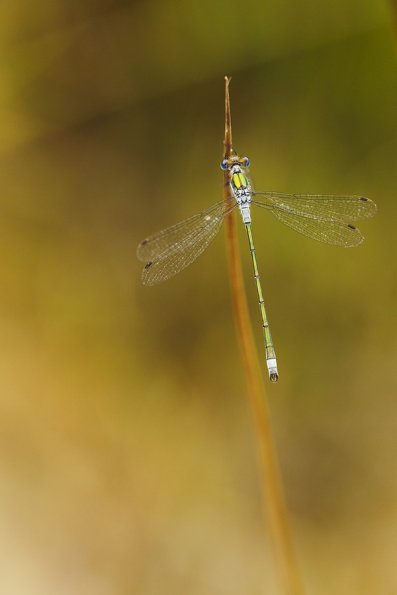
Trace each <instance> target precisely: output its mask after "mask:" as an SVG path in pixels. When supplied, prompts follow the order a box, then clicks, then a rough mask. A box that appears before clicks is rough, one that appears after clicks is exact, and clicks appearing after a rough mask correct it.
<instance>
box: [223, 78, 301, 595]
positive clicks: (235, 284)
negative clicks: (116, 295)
mask: <svg viewBox="0 0 397 595" xmlns="http://www.w3.org/2000/svg"><path fill="white" fill-rule="evenodd" d="M230 80H231V79H230V78H229V77H225V140H224V145H225V150H224V158H225V159H227V158H228V157H229V156H230V155H231V154H232V153H233V145H232V124H231V113H230V97H229V84H230ZM229 176H230V173H229V171H225V172H224V199H225V201H226V203H227V204H228V205H230V204H232V201H233V200H234V197H233V196H232V193H231V189H230V184H229ZM226 246H227V256H228V264H229V274H230V281H231V290H232V298H233V307H234V316H235V321H236V327H237V334H238V338H239V342H240V347H241V354H242V359H243V364H244V370H245V376H246V382H247V394H248V397H249V401H250V406H251V410H252V414H253V418H254V422H255V428H256V435H257V439H258V445H259V450H260V457H261V464H262V465H261V467H262V484H263V494H264V508H265V510H266V513H267V517H268V520H269V528H270V533H271V541H272V544H273V550H274V558H275V561H276V566H277V569H278V573H279V576H280V580H281V584H282V588H283V592H284V593H285V594H286V595H303V587H302V583H301V580H300V576H299V572H298V566H297V562H296V559H295V554H294V549H293V545H292V537H291V531H290V528H289V522H288V513H287V507H286V504H285V500H284V495H283V490H282V484H281V477H280V471H279V466H278V461H277V455H276V450H275V445H274V440H273V436H272V431H271V422H270V415H269V410H268V404H267V395H266V391H265V386H264V383H263V376H262V371H261V367H260V364H259V359H258V354H257V350H256V345H255V341H254V336H253V332H252V325H251V320H250V316H249V310H248V305H247V298H246V293H245V287H244V280H243V273H242V268H241V259H240V252H239V247H238V242H237V235H236V221H235V217H234V214H233V213H231V214H230V215H228V216H227V217H226Z"/></svg>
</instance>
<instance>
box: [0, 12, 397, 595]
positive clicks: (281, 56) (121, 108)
mask: <svg viewBox="0 0 397 595" xmlns="http://www.w3.org/2000/svg"><path fill="white" fill-rule="evenodd" d="M0 44H1V58H0V60H1V68H0V77H1V84H0V129H1V134H0V163H1V175H0V185H1V187H0V227H1V229H0V242H1V252H0V253H1V267H0V271H1V273H0V283H1V286H0V304H1V309H0V315H1V334H0V349H1V358H0V367H1V376H0V407H1V409H0V440H1V449H0V453H1V458H0V527H1V529H0V548H1V560H2V562H1V575H0V591H1V592H2V593H7V594H12V595H28V594H29V595H36V594H37V595H47V594H51V595H52V594H54V593H57V594H58V595H59V594H61V595H62V594H65V595H66V594H70V593H73V594H74V595H88V594H90V595H91V594H93V595H113V594H114V595H119V594H126V595H127V594H134V595H135V594H137V595H157V594H161V595H168V594H169V595H175V594H179V593H181V594H182V593H183V594H184V593H188V594H189V595H204V594H215V593H216V594H217V595H241V594H250V595H251V594H264V593H267V594H273V593H277V592H278V591H277V581H276V577H275V572H274V568H273V560H272V557H271V550H270V544H269V538H268V529H267V525H266V521H265V520H263V511H262V504H261V488H260V482H259V470H258V459H257V452H256V443H255V436H254V435H253V427H252V423H251V417H250V411H249V409H248V406H247V401H246V395H245V383H244V378H243V373H242V366H241V362H240V359H239V349H238V345H237V343H236V338H235V332H234V322H233V318H232V310H231V301H230V294H229V281H228V275H227V266H226V259H225V252H224V239H223V237H222V236H223V234H220V237H218V238H217V239H216V240H215V241H214V243H213V245H211V246H210V248H209V249H208V252H206V253H205V254H204V255H203V256H202V257H201V258H200V259H199V260H198V261H197V262H196V263H195V264H194V265H192V266H191V267H190V268H189V269H187V270H186V271H184V272H183V273H181V274H180V275H179V276H178V277H176V278H175V279H173V280H171V281H169V282H168V283H165V284H164V285H160V286H157V287H155V288H147V287H143V286H141V283H140V271H141V265H140V263H139V262H137V261H136V258H135V247H136V245H137V243H138V242H139V241H140V240H141V239H142V238H144V237H145V236H147V235H148V234H150V233H152V232H154V231H157V230H159V229H161V228H163V227H167V226H168V225H171V224H173V223H175V222H177V221H178V220H179V219H181V218H183V217H185V216H189V215H192V214H194V213H196V212H198V211H200V210H201V209H203V208H205V207H207V206H209V205H210V204H212V203H214V202H216V201H218V200H220V199H221V197H222V174H221V172H220V169H219V162H220V159H221V156H222V140H223V109H224V96H223V93H224V81H223V77H224V75H225V74H228V75H231V76H232V77H233V81H232V86H231V95H232V113H233V132H234V142H235V146H236V148H237V150H238V151H240V152H241V153H244V154H247V155H249V157H250V158H251V161H252V170H251V171H252V174H253V176H254V181H255V185H256V188H257V189H258V190H273V189H274V190H279V191H285V192H315V193H317V192H322V193H362V194H365V195H367V196H370V197H371V198H373V199H374V200H375V201H376V202H377V203H378V206H379V213H378V215H377V217H376V218H375V219H374V220H370V221H365V222H363V223H362V225H361V226H360V228H361V229H362V231H363V232H364V234H365V235H366V242H365V243H364V244H363V245H362V246H361V247H359V248H357V249H355V250H343V249H338V248H333V247H330V246H325V245H324V246H323V245H320V244H318V243H316V242H314V241H310V240H308V239H306V238H303V237H302V236H299V235H298V234H296V233H294V232H293V231H291V230H289V229H288V228H285V227H283V226H282V225H281V224H280V223H278V222H277V221H275V220H272V218H271V216H270V215H267V214H266V213H262V212H260V213H259V212H258V213H255V215H256V220H255V229H256V243H257V252H258V258H259V265H260V267H261V271H262V279H263V284H264V291H265V299H266V303H267V307H268V311H269V316H270V321H271V326H272V331H273V337H274V341H275V345H276V350H277V353H278V357H279V370H280V382H279V383H278V385H275V386H270V385H268V390H269V395H270V404H271V413H272V420H273V424H274V431H275V434H276V440H277V445H278V450H279V455H280V462H281V467H282V473H283V478H284V483H285V490H286V495H287V499H288V503H289V507H290V510H291V517H292V524H293V528H294V536H295V541H296V546H297V552H298V557H299V563H300V566H301V569H302V573H303V577H304V582H305V585H306V587H307V593H308V594H311V595H334V594H336V593H337V594H338V595H355V594H360V595H366V594H376V595H379V594H387V595H391V594H394V593H397V570H396V565H395V554H396V548H397V537H396V527H397V522H396V521H397V475H396V454H397V446H396V416H397V404H396V396H397V370H396V365H397V364H396V356H397V340H396V330H397V327H396V317H395V313H396V301H395V299H396V272H397V271H396V264H395V260H396V251H395V241H394V240H395V236H396V232H395V231H393V230H394V229H395V222H396V215H397V207H396V204H397V203H396V197H397V181H396V180H397V179H396V158H397V118H396V115H397V114H396V111H397V59H396V37H395V30H394V28H393V7H392V5H391V4H389V3H388V2H386V1H382V0H379V1H378V2H373V1H369V0H364V1H363V0H360V1H359V0H325V1H324V2H322V3H318V2H315V1H314V0H300V1H298V2H296V1H295V0H284V1H283V2H279V1H277V0H269V1H268V2H265V3H259V2H256V1H253V0H247V1H246V2H244V3H240V2H236V1H235V0H229V2H225V1H224V0H220V1H219V2H216V3H213V2H210V1H209V0H204V1H201V2H172V1H170V0H162V1H160V0H149V1H141V2H128V1H122V0H119V1H112V0H92V1H90V2H77V1H76V0H68V1H66V0H52V1H51V2H50V1H49V0H39V2H35V3H33V2H28V1H27V0H16V1H14V2H12V1H10V0H7V1H6V2H3V3H2V4H1V6H0ZM240 233H241V241H242V256H243V265H244V270H245V272H246V279H247V291H248V294H249V298H250V304H251V311H252V318H253V323H254V328H255V332H256V338H257V342H258V347H259V349H262V337H261V331H260V322H259V312H258V308H257V303H256V296H255V293H254V292H255V287H254V283H253V281H252V273H251V268H250V267H251V264H250V261H249V256H248V253H247V251H246V249H245V248H246V245H245V242H246V238H245V237H244V234H243V231H241V232H240ZM260 353H262V351H261V352H260ZM264 373H266V370H265V366H264Z"/></svg>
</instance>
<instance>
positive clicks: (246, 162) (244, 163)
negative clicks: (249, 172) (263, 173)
mask: <svg viewBox="0 0 397 595" xmlns="http://www.w3.org/2000/svg"><path fill="white" fill-rule="evenodd" d="M241 165H242V166H243V167H249V166H250V165H251V161H250V160H249V159H248V157H243V158H242V160H241Z"/></svg>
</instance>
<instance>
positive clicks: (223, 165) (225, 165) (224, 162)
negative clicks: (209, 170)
mask: <svg viewBox="0 0 397 595" xmlns="http://www.w3.org/2000/svg"><path fill="white" fill-rule="evenodd" d="M221 169H223V171H226V170H227V169H229V162H228V160H227V159H223V160H222V161H221Z"/></svg>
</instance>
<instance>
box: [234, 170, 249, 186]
mask: <svg viewBox="0 0 397 595" xmlns="http://www.w3.org/2000/svg"><path fill="white" fill-rule="evenodd" d="M233 184H234V186H235V187H236V188H247V185H248V184H247V178H246V177H245V175H244V174H243V173H241V172H240V173H236V174H233Z"/></svg>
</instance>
